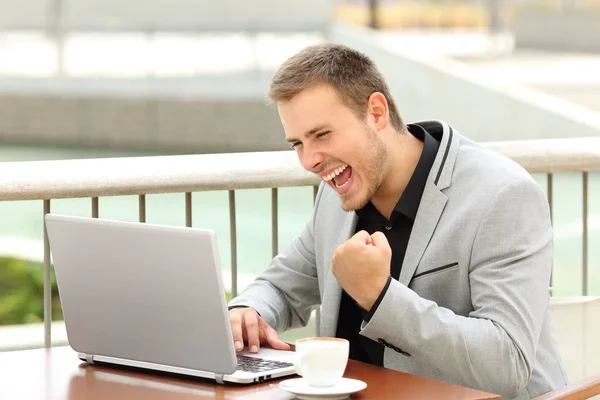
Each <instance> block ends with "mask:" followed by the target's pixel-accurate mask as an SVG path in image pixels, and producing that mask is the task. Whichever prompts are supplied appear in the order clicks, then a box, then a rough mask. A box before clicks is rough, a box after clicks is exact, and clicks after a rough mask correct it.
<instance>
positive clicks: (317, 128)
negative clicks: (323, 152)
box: [285, 124, 329, 143]
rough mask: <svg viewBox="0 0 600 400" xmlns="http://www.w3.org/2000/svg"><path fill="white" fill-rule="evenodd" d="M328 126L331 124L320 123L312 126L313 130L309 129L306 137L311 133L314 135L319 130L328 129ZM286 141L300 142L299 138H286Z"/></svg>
mask: <svg viewBox="0 0 600 400" xmlns="http://www.w3.org/2000/svg"><path fill="white" fill-rule="evenodd" d="M326 128H329V124H319V125H317V126H315V127H314V128H312V129H311V130H309V131H308V132H306V133H305V134H304V137H306V138H308V137H310V136H311V135H314V134H315V133H317V132H318V131H320V130H323V129H326ZM285 141H286V142H288V143H294V142H298V141H299V139H296V138H286V139H285Z"/></svg>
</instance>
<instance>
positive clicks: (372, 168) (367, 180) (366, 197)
mask: <svg viewBox="0 0 600 400" xmlns="http://www.w3.org/2000/svg"><path fill="white" fill-rule="evenodd" d="M366 134H367V137H368V143H367V150H366V153H368V154H367V156H366V157H365V158H364V159H366V160H367V161H366V162H365V163H363V165H360V171H361V172H362V174H361V175H362V181H361V183H362V184H363V191H364V193H363V194H362V195H360V197H359V198H358V199H357V200H356V201H353V202H352V203H349V202H344V201H343V200H342V210H344V211H357V210H360V209H361V208H363V207H364V206H366V205H367V204H368V203H369V201H371V198H372V197H373V196H374V195H375V193H377V191H378V190H379V187H380V186H381V184H382V182H383V177H384V166H385V164H386V161H387V158H388V151H387V148H386V147H385V144H384V143H383V142H382V141H381V139H380V138H379V136H378V134H377V132H375V131H374V130H372V129H371V128H369V127H366ZM352 173H354V171H353V172H352ZM365 189H366V190H365Z"/></svg>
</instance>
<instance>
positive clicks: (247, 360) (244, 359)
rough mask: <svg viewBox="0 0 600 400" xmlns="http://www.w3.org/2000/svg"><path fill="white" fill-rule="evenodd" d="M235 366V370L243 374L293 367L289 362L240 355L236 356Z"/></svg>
mask: <svg viewBox="0 0 600 400" xmlns="http://www.w3.org/2000/svg"><path fill="white" fill-rule="evenodd" d="M237 364H238V367H237V369H238V370H240V371H245V372H263V371H271V370H273V369H279V368H285V367H291V366H293V364H292V363H289V362H283V361H275V360H266V359H264V358H257V357H248V356H240V355H238V356H237Z"/></svg>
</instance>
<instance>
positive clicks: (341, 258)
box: [331, 231, 392, 311]
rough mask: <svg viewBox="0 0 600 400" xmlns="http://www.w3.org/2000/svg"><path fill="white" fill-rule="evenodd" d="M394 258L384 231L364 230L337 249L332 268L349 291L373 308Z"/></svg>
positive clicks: (366, 306) (361, 304) (363, 306)
mask: <svg viewBox="0 0 600 400" xmlns="http://www.w3.org/2000/svg"><path fill="white" fill-rule="evenodd" d="M391 261H392V249H391V248H390V245H389V243H388V241H387V238H386V237H385V235H384V234H383V233H381V232H375V233H374V234H373V235H369V234H368V233H367V232H366V231H360V232H357V233H356V234H355V235H354V236H352V237H351V238H350V239H348V240H347V241H346V242H345V243H343V244H341V245H340V246H339V247H338V248H337V249H336V251H335V254H334V256H333V260H332V261H331V270H332V272H333V275H334V276H335V277H336V279H337V280H338V282H339V283H340V285H341V286H342V288H344V290H345V291H346V293H348V294H349V295H350V296H351V297H352V298H353V299H354V301H356V302H357V303H358V304H359V305H360V306H361V307H362V308H363V309H365V310H367V311H369V310H370V309H371V307H373V304H374V303H375V301H376V300H377V297H379V294H380V293H381V291H382V290H383V288H384V286H385V284H386V283H387V280H388V277H389V276H390V263H391Z"/></svg>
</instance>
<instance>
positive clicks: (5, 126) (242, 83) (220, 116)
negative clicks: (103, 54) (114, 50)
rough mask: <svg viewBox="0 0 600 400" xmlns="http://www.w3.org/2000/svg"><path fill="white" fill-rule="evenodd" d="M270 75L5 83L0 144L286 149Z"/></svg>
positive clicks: (1, 85) (0, 93) (0, 83)
mask: <svg viewBox="0 0 600 400" xmlns="http://www.w3.org/2000/svg"><path fill="white" fill-rule="evenodd" d="M271 74H272V72H265V73H262V74H259V73H256V74H238V75H235V74H233V75H225V76H221V75H219V76H205V77H198V78H187V79H184V78H182V79H133V80H122V79H68V78H62V79H61V78H48V79H41V78H39V79H6V80H0V142H4V143H23V144H34V145H35V144H42V143H45V144H63V145H68V146H93V147H98V146H99V147H113V148H121V149H127V148H132V149H169V150H175V151H184V152H195V153H214V152H237V151H260V150H282V149H288V148H289V147H288V145H287V144H286V143H285V140H284V133H283V129H282V127H281V123H280V120H279V116H278V114H277V110H276V109H275V108H273V107H271V106H268V105H267V101H266V94H265V92H266V90H267V87H268V82H269V79H270V76H271Z"/></svg>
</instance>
